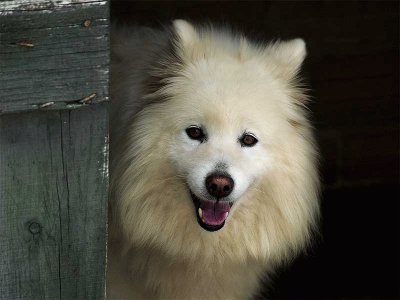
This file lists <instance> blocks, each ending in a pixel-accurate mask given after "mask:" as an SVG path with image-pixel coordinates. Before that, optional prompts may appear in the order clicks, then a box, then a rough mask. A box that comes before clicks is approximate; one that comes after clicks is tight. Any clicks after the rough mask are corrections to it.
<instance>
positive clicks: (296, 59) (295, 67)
mask: <svg viewBox="0 0 400 300" xmlns="http://www.w3.org/2000/svg"><path fill="white" fill-rule="evenodd" d="M266 54H267V55H268V58H269V60H270V62H272V63H273V65H275V67H276V70H275V72H276V73H277V75H278V76H279V77H282V78H285V79H287V80H291V79H292V78H294V77H296V75H297V73H298V72H299V69H300V67H301V65H302V63H303V61H304V58H305V57H306V54H307V50H306V44H305V42H304V40H302V39H294V40H289V41H282V42H277V43H274V44H271V45H269V46H268V47H267V49H266ZM271 60H272V61H271Z"/></svg>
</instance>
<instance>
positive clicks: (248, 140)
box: [239, 133, 258, 147]
mask: <svg viewBox="0 0 400 300" xmlns="http://www.w3.org/2000/svg"><path fill="white" fill-rule="evenodd" d="M239 141H240V144H241V145H242V147H253V146H254V145H255V144H257V142H258V140H257V139H256V137H255V136H254V135H252V134H249V133H245V134H243V135H242V137H241V138H240V140H239Z"/></svg>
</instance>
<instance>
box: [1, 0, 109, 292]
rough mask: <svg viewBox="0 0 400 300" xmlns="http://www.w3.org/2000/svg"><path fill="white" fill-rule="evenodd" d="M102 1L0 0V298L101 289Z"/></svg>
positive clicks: (104, 153) (105, 51)
mask: <svg viewBox="0 0 400 300" xmlns="http://www.w3.org/2000/svg"><path fill="white" fill-rule="evenodd" d="M108 34H109V9H108V2H107V1H97V0H54V1H48V0H13V1H1V2H0V299H99V298H100V299H101V298H104V294H105V264H106V261H105V260H106V258H105V256H106V220H107V218H106V216H107V196H108V190H107V188H108V107H107V105H108V104H107V102H108V70H109V46H108Z"/></svg>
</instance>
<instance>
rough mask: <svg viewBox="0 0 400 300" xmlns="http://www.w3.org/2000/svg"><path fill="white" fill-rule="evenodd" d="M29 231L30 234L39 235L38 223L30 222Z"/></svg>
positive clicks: (40, 228)
mask: <svg viewBox="0 0 400 300" xmlns="http://www.w3.org/2000/svg"><path fill="white" fill-rule="evenodd" d="M29 231H30V233H32V234H39V233H40V232H41V231H42V226H40V224H39V223H36V222H32V223H31V224H29Z"/></svg>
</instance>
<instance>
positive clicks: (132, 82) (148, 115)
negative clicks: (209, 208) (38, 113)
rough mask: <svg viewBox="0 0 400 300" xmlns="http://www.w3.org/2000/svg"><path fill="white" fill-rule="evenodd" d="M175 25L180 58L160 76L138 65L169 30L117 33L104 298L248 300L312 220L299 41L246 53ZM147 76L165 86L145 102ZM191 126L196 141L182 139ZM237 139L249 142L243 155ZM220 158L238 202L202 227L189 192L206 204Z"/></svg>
mask: <svg viewBox="0 0 400 300" xmlns="http://www.w3.org/2000/svg"><path fill="white" fill-rule="evenodd" d="M173 30H174V31H175V32H176V34H177V41H175V44H174V47H175V50H176V53H177V56H178V57H179V59H178V60H179V64H178V63H177V64H174V62H171V61H164V62H161V65H162V66H164V68H165V71H164V68H160V67H158V68H157V69H150V71H149V69H148V66H149V65H150V64H152V63H153V62H154V60H155V59H157V58H158V54H159V53H162V51H161V50H162V49H163V48H164V47H166V44H167V42H168V36H167V34H166V33H165V32H162V31H155V30H151V29H132V28H130V29H126V30H125V31H124V30H119V31H118V32H116V33H114V35H113V43H112V50H113V56H112V59H113V61H112V62H113V64H112V78H111V96H112V111H111V114H112V115H111V192H112V195H111V196H112V197H111V202H110V211H111V213H110V227H109V245H108V249H109V250H108V274H107V291H108V298H110V299H249V298H251V297H252V296H254V295H255V294H256V293H257V292H258V290H259V287H260V280H261V279H262V278H263V276H265V275H267V274H268V272H271V271H273V270H274V268H275V267H276V266H277V265H279V264H281V263H283V262H285V261H287V260H289V259H291V258H292V257H293V256H294V255H296V253H298V252H299V251H301V250H303V249H304V248H305V246H306V245H307V244H308V243H309V241H310V237H311V233H312V231H313V229H314V227H315V224H316V221H317V219H318V210H319V207H318V200H317V197H318V186H319V183H318V174H317V170H316V160H317V159H316V157H317V150H316V147H315V144H314V139H313V135H312V130H311V127H310V124H309V122H308V120H307V116H306V114H305V110H304V106H305V104H306V103H305V102H306V97H305V96H304V95H303V93H302V91H301V89H300V88H298V87H297V83H296V82H297V81H296V77H297V74H298V71H299V68H300V66H301V63H302V62H303V60H304V57H305V55H306V50H305V43H304V41H303V40H301V39H296V40H292V41H288V42H277V43H274V44H270V45H266V46H264V45H255V44H253V43H251V42H250V41H248V40H247V39H246V38H245V37H243V36H235V35H233V34H231V33H230V32H228V31H222V30H217V29H215V28H213V27H208V28H195V27H193V26H192V25H191V24H190V23H188V22H186V21H182V20H178V21H175V22H174V26H173ZM160 51H161V52H160ZM149 72H150V74H151V72H153V73H154V74H156V75H157V76H164V77H162V78H164V79H163V85H162V87H161V89H159V90H156V91H154V92H152V93H150V94H146V93H144V92H143V85H145V84H146V82H145V79H146V78H147V77H148V76H149ZM170 73H171V74H173V75H172V76H169V77H165V76H166V75H168V74H170ZM158 98H165V100H162V101H155V99H158ZM191 125H201V126H202V127H203V128H204V129H205V132H206V134H207V141H206V142H203V143H200V142H198V141H194V140H192V139H189V138H188V136H187V134H186V132H185V129H186V128H187V127H189V126H191ZM244 132H248V133H251V134H253V135H254V136H256V137H257V139H258V143H257V144H256V145H255V146H253V147H241V145H240V143H239V142H238V139H239V137H240V136H241V135H242V134H243V133H244ZM221 164H224V166H225V167H226V170H225V171H226V172H228V173H229V174H230V175H231V176H232V178H233V180H234V181H235V187H234V190H233V192H232V194H231V195H229V197H228V198H229V201H232V202H234V204H233V207H232V210H231V212H230V214H229V216H228V218H227V220H226V224H225V226H224V227H223V228H222V229H221V230H219V231H216V232H208V231H206V230H204V229H203V228H202V227H200V226H199V224H198V223H197V220H196V214H195V209H194V205H193V202H192V200H191V197H190V193H189V189H190V190H192V192H193V193H194V194H196V195H197V196H198V197H200V198H207V197H208V194H207V190H206V189H205V187H204V178H205V177H206V175H207V174H209V173H210V172H213V171H214V170H215V169H216V168H217V167H218V165H221Z"/></svg>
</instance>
